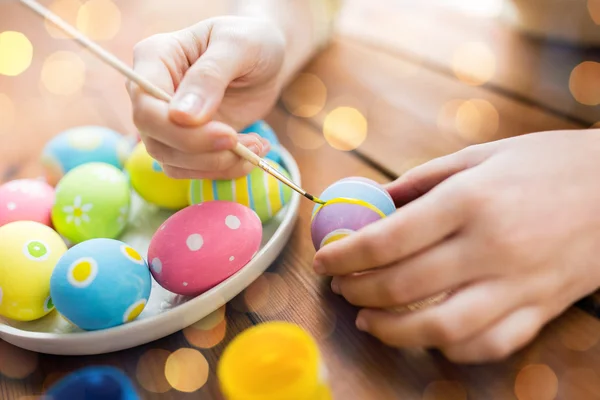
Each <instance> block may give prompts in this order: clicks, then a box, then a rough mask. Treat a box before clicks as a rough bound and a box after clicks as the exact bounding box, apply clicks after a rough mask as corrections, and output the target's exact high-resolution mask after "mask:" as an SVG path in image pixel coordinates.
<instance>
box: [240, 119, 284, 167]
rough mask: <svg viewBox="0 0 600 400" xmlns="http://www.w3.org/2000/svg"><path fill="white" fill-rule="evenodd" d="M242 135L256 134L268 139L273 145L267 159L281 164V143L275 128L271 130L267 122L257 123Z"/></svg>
mask: <svg viewBox="0 0 600 400" xmlns="http://www.w3.org/2000/svg"><path fill="white" fill-rule="evenodd" d="M240 133H246V134H247V133H256V134H257V135H258V136H260V137H262V138H265V139H267V140H268V141H269V143H270V144H271V151H269V153H268V154H267V155H266V157H265V158H267V159H269V160H273V161H275V162H276V163H279V164H280V163H281V154H280V151H279V148H280V147H281V144H280V143H279V139H278V138H277V135H276V134H275V131H274V130H273V128H271V127H270V126H269V124H267V123H266V122H265V121H256V122H255V123H253V124H252V125H250V126H248V127H247V128H246V129H244V130H243V131H241V132H240Z"/></svg>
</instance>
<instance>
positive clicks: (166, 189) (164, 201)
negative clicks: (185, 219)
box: [125, 142, 189, 210]
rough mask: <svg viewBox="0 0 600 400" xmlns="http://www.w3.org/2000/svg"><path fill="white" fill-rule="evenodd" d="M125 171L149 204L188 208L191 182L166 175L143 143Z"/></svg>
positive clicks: (132, 154)
mask: <svg viewBox="0 0 600 400" xmlns="http://www.w3.org/2000/svg"><path fill="white" fill-rule="evenodd" d="M125 169H126V171H127V174H128V175H129V180H130V183H131V186H132V187H133V189H134V190H135V191H136V192H137V194H139V195H140V197H141V198H142V199H144V200H145V201H147V202H148V203H150V204H154V205H157V206H159V207H161V208H166V209H171V210H180V209H182V208H184V207H187V206H188V187H189V180H186V179H173V178H170V177H168V176H167V175H165V173H164V172H163V169H162V167H161V166H160V164H159V163H158V162H157V161H156V160H154V159H153V158H152V157H150V155H149V154H148V152H147V151H146V146H145V145H144V143H143V142H140V143H138V144H137V145H136V147H135V149H134V150H133V152H132V153H131V156H130V157H129V160H128V161H127V163H126V165H125Z"/></svg>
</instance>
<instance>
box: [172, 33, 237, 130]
mask: <svg viewBox="0 0 600 400" xmlns="http://www.w3.org/2000/svg"><path fill="white" fill-rule="evenodd" d="M242 66H243V60H242V55H241V54H240V53H239V52H237V51H235V50H232V49H231V48H230V47H229V46H228V45H227V43H224V42H218V43H214V44H211V45H209V46H208V48H207V49H206V51H205V52H204V53H203V54H202V55H201V56H200V58H199V59H198V60H197V61H196V62H195V63H194V64H192V66H191V67H190V68H189V69H188V70H187V71H186V73H185V75H184V77H183V79H182V80H181V82H180V84H179V86H178V88H177V91H176V92H175V96H174V97H173V101H172V102H171V105H170V110H169V114H170V117H171V119H173V120H174V121H175V122H176V123H179V124H181V125H200V124H203V123H205V122H208V121H209V120H210V119H211V117H212V116H213V114H214V113H215V112H216V110H217V109H218V107H219V105H220V104H221V100H222V99H223V96H224V94H225V90H226V89H227V87H228V86H229V83H230V82H231V81H233V80H234V79H236V78H237V77H238V75H239V74H240V71H241V69H242Z"/></svg>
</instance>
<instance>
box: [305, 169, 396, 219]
mask: <svg viewBox="0 0 600 400" xmlns="http://www.w3.org/2000/svg"><path fill="white" fill-rule="evenodd" d="M318 197H319V198H320V199H321V200H324V201H328V200H333V199H336V198H349V199H357V200H362V201H364V202H366V203H369V204H372V205H374V206H375V207H377V208H378V209H379V210H380V211H381V212H382V213H384V214H385V215H386V216H389V215H391V214H393V213H394V212H395V211H396V206H395V204H394V200H393V199H392V196H390V194H389V193H388V192H387V191H386V190H385V189H384V188H383V187H382V186H381V185H380V184H379V183H377V182H375V181H373V180H371V179H367V178H363V177H349V178H344V179H341V180H339V181H337V182H335V183H334V184H332V185H331V186H329V187H328V188H327V189H325V190H324V191H323V193H321V195H320V196H318ZM318 209H319V205H318V204H317V205H315V207H314V208H313V214H314V213H315V212H316V211H317V210H318Z"/></svg>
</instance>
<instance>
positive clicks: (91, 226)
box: [52, 163, 131, 243]
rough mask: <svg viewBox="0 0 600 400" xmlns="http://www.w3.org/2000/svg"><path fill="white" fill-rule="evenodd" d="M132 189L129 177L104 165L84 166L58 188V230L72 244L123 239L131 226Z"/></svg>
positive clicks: (55, 219) (54, 209) (54, 219)
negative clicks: (124, 233) (119, 237)
mask: <svg viewBox="0 0 600 400" xmlns="http://www.w3.org/2000/svg"><path fill="white" fill-rule="evenodd" d="M130 204H131V189H130V188H129V185H128V183H127V178H126V177H125V174H124V173H123V172H122V171H121V170H119V169H118V168H116V167H114V166H112V165H109V164H104V163H88V164H84V165H80V166H79V167H76V168H75V169H73V170H71V171H70V172H68V173H67V174H66V175H65V176H64V178H63V179H61V181H60V182H59V183H58V185H57V186H56V201H55V203H54V207H52V223H53V224H54V227H55V229H56V230H57V231H58V232H59V233H60V234H61V235H63V236H64V237H65V238H67V239H68V240H69V241H71V242H72V243H80V242H82V241H84V240H88V239H96V238H111V239H114V238H116V237H117V236H119V235H120V234H121V233H122V232H123V230H124V229H125V227H126V225H127V220H128V217H129V209H130Z"/></svg>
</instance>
